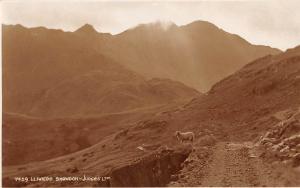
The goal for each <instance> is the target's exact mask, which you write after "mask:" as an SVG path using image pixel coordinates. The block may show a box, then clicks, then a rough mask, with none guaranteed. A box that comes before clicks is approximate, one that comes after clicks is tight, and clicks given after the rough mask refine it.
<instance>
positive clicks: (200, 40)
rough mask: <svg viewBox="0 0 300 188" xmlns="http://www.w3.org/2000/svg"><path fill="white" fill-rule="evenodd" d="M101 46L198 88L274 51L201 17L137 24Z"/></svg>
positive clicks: (146, 71) (135, 65) (136, 66)
mask: <svg viewBox="0 0 300 188" xmlns="http://www.w3.org/2000/svg"><path fill="white" fill-rule="evenodd" d="M101 51H102V52H103V53H105V54H107V55H108V56H109V57H112V58H113V59H115V60H117V61H120V62H122V64H123V65H125V66H127V67H129V68H130V69H132V70H134V71H136V72H138V73H142V74H143V75H146V76H147V77H150V78H151V77H160V78H170V79H173V80H178V81H181V82H183V83H185V84H187V85H189V86H191V87H193V88H196V89H198V90H199V91H202V92H205V91H207V90H209V89H210V87H211V86H212V85H213V84H214V83H216V82H217V81H219V80H221V79H223V78H224V77H226V76H228V75H229V74H231V73H233V72H234V71H236V70H238V69H239V68H241V67H242V66H243V65H245V64H246V63H248V62H250V61H252V60H254V59H256V58H259V57H262V56H265V55H268V54H277V53H279V52H280V51H279V50H278V49H274V48H270V47H267V46H260V45H252V44H250V43H249V42H247V41H246V40H244V39H242V38H241V37H239V36H238V35H234V34H230V33H228V32H226V31H223V30H222V29H220V28H218V27H217V26H215V25H213V24H212V23H209V22H205V21H195V22H193V23H190V24H187V25H184V26H180V27H179V26H176V25H175V24H172V23H169V24H168V25H164V24H163V23H150V24H142V25H139V26H137V27H135V28H132V29H129V30H127V31H124V32H123V33H120V34H118V35H116V36H113V37H111V40H109V43H106V44H105V45H102V46H101ZM116 54H117V55H116Z"/></svg>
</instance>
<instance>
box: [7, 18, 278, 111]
mask: <svg viewBox="0 0 300 188" xmlns="http://www.w3.org/2000/svg"><path fill="white" fill-rule="evenodd" d="M274 53H279V50H277V49H273V48H270V47H265V46H257V45H252V44H250V43H248V42H247V41H245V40H244V39H242V38H240V37H238V36H237V35H232V34H229V33H227V32H225V31H223V30H221V29H219V28H217V27H216V26H214V25H213V24H211V23H208V22H203V21H197V22H193V23H191V24H188V25H185V26H181V27H178V26H176V25H174V24H171V25H170V26H168V27H164V26H162V24H160V23H152V24H144V25H139V26H137V27H136V28H132V29H129V30H127V31H125V32H123V33H121V34H118V35H110V34H107V33H98V32H97V31H96V30H95V29H94V28H93V27H92V26H91V25H89V24H86V25H84V26H83V27H81V28H79V29H78V30H76V31H75V32H63V31H61V30H53V29H46V28H43V27H37V28H30V29H29V28H25V27H23V26H21V25H15V26H10V25H8V26H6V25H4V26H3V91H4V92H3V104H4V105H3V106H4V111H5V112H14V113H23V114H30V115H33V116H43V117H47V116H49V117H53V116H69V115H78V114H81V115H82V114H97V113H107V112H116V111H123V110H128V109H133V108H139V107H143V106H149V105H155V104H160V103H161V102H166V103H169V102H171V101H174V100H178V99H187V98H193V97H195V96H196V95H198V94H197V93H196V91H195V90H193V89H191V88H188V87H187V86H192V87H194V88H196V89H198V90H200V91H205V90H207V89H208V88H209V87H210V86H211V85H212V84H213V83H215V82H217V81H218V80H220V79H221V78H223V77H225V76H226V75H228V74H230V73H232V72H233V71H235V70H237V69H238V68H239V67H241V66H242V65H244V64H246V63H247V62H248V61H250V60H252V59H255V58H257V57H260V56H264V55H266V54H274ZM128 69H129V70H128ZM133 71H134V72H133ZM155 77H158V78H169V79H172V80H174V81H180V82H182V83H184V84H185V85H187V86H184V85H182V84H179V83H178V84H174V83H175V82H174V81H170V80H168V79H161V80H160V81H159V82H158V81H156V82H157V83H154V80H156V79H154V80H151V79H152V78H155ZM162 82H165V83H164V84H161V83H162ZM153 84H154V85H153ZM177 86H178V87H177ZM100 106H101V107H100Z"/></svg>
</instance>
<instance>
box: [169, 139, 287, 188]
mask: <svg viewBox="0 0 300 188" xmlns="http://www.w3.org/2000/svg"><path fill="white" fill-rule="evenodd" d="M196 152H197V151H196ZM201 161H203V159H202V160H201V159H200V160H195V158H194V159H193V160H192V163H190V164H188V165H187V166H185V167H184V169H183V170H182V174H180V175H179V177H180V178H179V180H178V181H177V182H176V183H175V184H170V185H171V186H174V185H180V186H182V185H184V186H204V187H210V186H214V187H215V186H218V187H228V186H230V187H236V186H238V187H244V186H283V184H282V183H280V181H279V180H276V178H275V175H274V173H273V172H272V169H270V168H268V167H267V166H265V165H264V164H263V162H262V161H261V159H260V158H258V157H256V156H255V155H254V154H252V152H251V149H250V148H249V145H248V144H247V143H226V142H220V143H218V144H217V145H216V146H215V148H214V150H213V154H212V155H211V156H210V157H209V159H208V160H207V161H206V162H205V163H203V162H201Z"/></svg>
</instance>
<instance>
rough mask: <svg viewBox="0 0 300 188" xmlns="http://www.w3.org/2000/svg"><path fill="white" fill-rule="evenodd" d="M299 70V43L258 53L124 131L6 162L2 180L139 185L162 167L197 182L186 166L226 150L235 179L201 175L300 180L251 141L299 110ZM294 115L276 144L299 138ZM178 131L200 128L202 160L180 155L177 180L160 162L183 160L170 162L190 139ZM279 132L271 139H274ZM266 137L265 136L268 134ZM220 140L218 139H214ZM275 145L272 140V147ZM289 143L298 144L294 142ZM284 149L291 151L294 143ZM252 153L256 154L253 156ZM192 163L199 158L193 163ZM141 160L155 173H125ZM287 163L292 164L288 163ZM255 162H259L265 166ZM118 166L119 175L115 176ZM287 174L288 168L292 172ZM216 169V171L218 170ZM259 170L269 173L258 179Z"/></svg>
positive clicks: (286, 182) (285, 182)
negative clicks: (42, 156) (54, 153)
mask: <svg viewBox="0 0 300 188" xmlns="http://www.w3.org/2000/svg"><path fill="white" fill-rule="evenodd" d="M299 76H300V48H299V47H296V48H294V49H291V50H288V51H286V52H284V53H282V54H279V55H274V56H266V57H263V58H260V59H257V60H255V61H253V62H251V63H249V64H247V65H245V66H244V67H243V68H242V69H240V70H239V71H237V72H236V73H234V74H232V75H230V76H229V77H227V78H225V79H223V80H222V81H220V82H218V83H217V84H215V85H214V86H213V87H212V89H211V90H210V91H209V92H208V93H207V95H204V96H201V97H199V98H196V99H194V100H191V101H190V102H188V103H186V104H184V105H179V106H178V107H177V108H171V109H168V110H163V111H160V112H159V113H156V114H155V115H152V116H151V117H147V118H146V119H143V120H141V121H136V122H132V123H130V124H127V125H126V128H125V127H124V130H121V131H119V132H116V133H113V134H111V135H108V136H106V137H105V138H103V139H101V140H99V142H98V143H97V144H95V145H93V146H91V147H88V148H86V149H84V150H81V151H78V152H75V153H72V154H69V155H66V156H63V157H59V158H55V159H52V160H48V161H42V162H38V163H29V164H25V165H19V166H8V167H5V168H4V182H5V183H7V184H10V185H12V182H13V181H12V179H11V178H12V177H13V176H15V175H19V176H21V175H26V174H29V173H30V174H31V175H37V176H47V175H51V176H66V175H69V176H76V175H77V176H81V175H82V174H86V175H91V176H93V175H94V176H95V175H98V176H105V177H106V176H109V177H111V179H110V180H108V179H106V181H104V182H80V181H79V182H68V183H67V185H68V186H70V185H79V186H80V185H83V184H84V185H85V186H87V185H90V186H92V185H94V186H96V185H98V186H99V185H115V186H122V185H136V184H135V181H134V179H137V178H140V179H145V180H146V179H147V178H149V177H153V178H154V179H155V177H159V174H161V173H163V174H164V175H165V176H167V177H168V179H170V181H175V184H171V185H178V183H179V185H193V186H195V183H196V184H197V182H193V181H194V180H195V177H196V176H197V174H196V173H195V174H190V173H189V174H188V172H189V171H190V170H192V169H190V170H187V169H186V168H196V169H195V171H197V172H202V171H201V170H202V166H203V165H201V164H202V163H203V164H204V163H205V162H208V163H209V164H208V167H213V166H216V165H217V166H218V164H219V163H217V161H222V160H220V159H223V158H222V157H224V159H226V160H224V163H222V164H221V163H220V165H221V166H219V168H220V169H219V170H220V171H221V170H226V169H227V167H228V168H229V169H228V170H229V171H228V175H230V177H231V176H232V177H235V178H233V179H232V181H228V179H227V180H226V178H225V179H224V181H225V182H223V177H222V176H221V174H220V173H217V174H216V171H208V172H209V175H208V179H204V180H203V182H206V181H207V180H209V178H213V177H216V178H217V180H218V181H220V183H221V184H220V185H230V186H238V185H242V184H239V183H240V182H241V179H240V178H244V177H242V176H240V175H235V174H234V172H233V171H230V170H234V169H236V170H237V172H239V171H240V172H243V173H244V175H245V178H246V179H247V182H246V183H247V185H251V186H263V185H265V186H268V185H269V186H271V185H280V186H296V185H299V184H298V183H299V182H297V181H298V180H299V174H298V175H297V173H294V170H295V169H294V168H296V167H298V166H297V165H296V166H293V167H285V168H286V169H285V170H282V169H281V170H278V168H279V167H278V168H277V166H273V167H274V168H272V167H270V168H267V167H263V166H262V164H261V163H266V162H265V161H264V160H265V159H264V158H261V157H263V156H265V155H258V154H255V152H256V149H255V147H254V145H255V144H254V143H255V142H256V141H257V140H259V137H260V136H264V135H265V133H266V132H267V131H270V130H272V129H274V130H275V128H274V126H276V125H277V124H278V123H280V122H281V121H282V119H280V118H279V116H280V114H282V113H281V112H282V111H283V110H289V111H292V112H294V111H297V110H298V109H299V106H300V98H299V96H300V93H299V92H300V79H299ZM278 114H279V115H278ZM293 117H295V118H297V117H298V116H296V115H295V116H293ZM295 121H298V123H297V122H296V123H294V124H293V126H292V127H294V126H296V128H295V127H294V128H293V131H292V135H291V134H290V133H288V132H286V133H285V134H283V137H279V140H278V143H281V142H284V144H282V145H283V147H286V145H288V144H291V143H292V144H293V145H295V144H296V145H298V144H300V143H299V142H298V141H299V139H294V137H293V139H292V138H290V137H291V136H295V135H296V137H297V135H299V132H298V131H297V130H299V129H297V127H298V126H299V119H298V120H297V119H296V120H295ZM177 130H180V131H193V132H194V133H195V135H196V140H195V143H194V150H192V152H191V156H192V155H196V157H197V160H196V161H194V162H195V163H193V161H186V162H183V165H181V167H183V169H182V171H181V172H179V179H178V180H176V178H173V179H172V175H176V174H177V173H178V172H177V170H178V169H177V170H174V171H173V170H169V171H167V172H165V171H164V169H166V168H161V167H164V166H166V167H167V166H168V165H169V166H170V169H174V168H175V167H178V164H176V165H174V164H173V165H172V164H171V163H172V161H173V162H174V161H177V162H179V161H180V160H171V159H172V157H171V156H174V155H172V153H177V152H179V153H182V155H180V156H185V157H187V156H186V152H184V151H182V150H180V149H178V148H179V147H186V148H188V147H189V144H180V143H179V142H178V141H177V140H176V139H175V138H174V132H175V131H177ZM287 130H288V129H287ZM277 132H278V131H277ZM276 134H277V133H276ZM276 134H274V136H271V137H270V138H274V139H276V138H277V136H276ZM265 138H268V137H267V136H265ZM297 138H298V137H297ZM265 140H266V139H265ZM244 142H250V144H248V145H247V144H234V143H244ZM294 142H295V143H294ZM216 143H217V145H216V146H215V144H216ZM275 144H276V143H275ZM272 146H273V145H270V144H269V146H267V147H272ZM290 148H291V149H295V148H294V146H291V147H290ZM215 149H217V150H215ZM280 149H282V148H280ZM286 150H287V149H286ZM251 152H254V156H252V155H250V153H251ZM263 152H266V150H264V149H263ZM285 152H289V150H287V151H285ZM293 152H295V151H294V150H293V151H291V154H293V155H294V154H295V153H293ZM296 152H298V153H299V152H300V151H298V150H296ZM213 153H215V154H213ZM220 153H222V154H223V155H221V156H219V155H218V154H220ZM152 154H156V155H152ZM241 154H242V155H241ZM148 156H152V158H151V157H150V160H149V158H148ZM164 156H165V157H166V156H167V157H170V160H165V158H164ZM210 156H217V158H216V160H214V159H215V157H212V158H210ZM155 157H157V158H155ZM235 157H237V159H238V161H237V162H236V163H237V164H235V160H234V158H235ZM248 157H249V158H252V157H254V158H255V159H254V161H255V162H253V160H250V159H249V158H248ZM144 159H145V160H144ZM207 159H212V162H213V163H212V164H210V161H211V160H209V161H207ZM145 161H148V162H145ZM166 161H169V163H167V164H166V163H165V162H166ZM249 161H250V162H249ZM251 161H252V162H253V163H252V162H251ZM179 163H180V162H179ZM188 163H192V164H194V165H192V167H188ZM248 163H251V164H248ZM293 164H297V163H293ZM140 165H146V166H147V168H148V169H153V170H152V171H151V172H150V171H147V172H144V171H143V173H141V174H143V175H141V176H139V175H138V174H136V176H128V174H130V173H129V172H131V171H132V169H136V170H142V169H144V167H143V168H139V166H140ZM271 165H273V163H272V164H271ZM222 166H223V167H224V168H223V167H222ZM233 167H234V168H233ZM235 167H236V168H235ZM244 167H245V168H244ZM246 167H247V168H246ZM197 168H198V170H197ZM250 168H251V169H250ZM290 168H291V169H292V170H289V169H290ZM203 169H204V168H203ZM255 169H261V171H258V170H255ZM270 169H272V171H271V172H270V173H271V174H268V177H267V176H265V174H264V173H262V172H263V171H264V170H266V172H267V171H268V170H270ZM119 170H121V173H117V172H119ZM41 172H43V173H41ZM193 172H194V170H193ZM283 172H284V173H283ZM116 173H117V174H119V175H120V176H115V175H116ZM286 173H289V174H288V175H287V174H286ZM122 174H123V175H122ZM125 174H126V175H125ZM180 174H182V175H180ZM213 174H216V176H214V175H213ZM133 175H134V174H133ZM219 175H220V176H219ZM260 176H264V177H261V178H258V177H260ZM269 176H270V178H269ZM274 177H277V180H278V181H280V182H277V183H276V184H272V182H271V183H270V181H269V180H272V178H274ZM253 178H254V179H253ZM291 178H292V179H291ZM293 178H294V179H293ZM234 180H236V181H234ZM176 181H177V183H176ZM189 181H190V182H189ZM116 182H117V183H116ZM145 182H147V184H146V183H145V184H144V185H140V184H138V185H139V186H160V185H161V184H159V183H158V182H159V181H158V179H155V181H145ZM268 182H269V183H268ZM22 183H23V184H22V185H48V186H49V185H52V186H54V185H66V184H64V183H65V182H63V183H62V182H49V183H47V182H46V183H44V182H43V183H36V182H25V183H24V182H22ZM181 183H183V184H181ZM210 183H211V182H206V184H205V185H210ZM244 183H245V182H244ZM273 183H274V182H273ZM197 185H199V184H197Z"/></svg>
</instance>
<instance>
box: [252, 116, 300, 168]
mask: <svg viewBox="0 0 300 188" xmlns="http://www.w3.org/2000/svg"><path fill="white" fill-rule="evenodd" d="M287 112H288V113H289V114H288V115H284V114H280V115H281V116H280V118H282V119H281V121H280V122H279V123H278V124H276V125H275V126H274V127H271V129H269V130H268V131H267V132H266V134H265V135H264V136H261V138H260V139H259V141H258V142H257V144H256V145H258V146H263V147H265V148H266V152H268V153H270V154H273V156H275V157H276V158H277V159H279V160H280V161H282V162H283V161H285V163H286V164H290V163H292V165H293V166H294V167H296V166H299V165H300V164H299V159H298V158H299V155H298V154H299V153H300V121H299V119H298V118H295V117H297V115H298V114H299V112H296V113H294V114H292V113H291V111H287ZM277 116H278V115H277ZM284 117H288V118H287V119H284ZM265 156H269V155H265ZM291 161H292V162H291Z"/></svg>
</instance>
